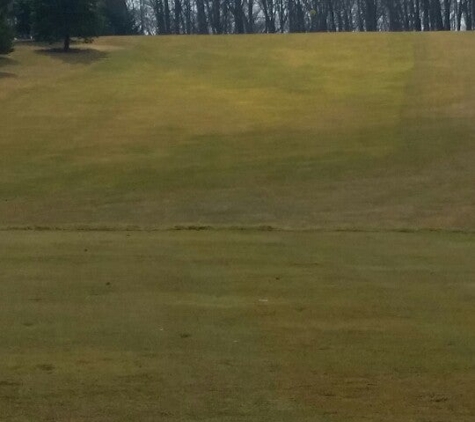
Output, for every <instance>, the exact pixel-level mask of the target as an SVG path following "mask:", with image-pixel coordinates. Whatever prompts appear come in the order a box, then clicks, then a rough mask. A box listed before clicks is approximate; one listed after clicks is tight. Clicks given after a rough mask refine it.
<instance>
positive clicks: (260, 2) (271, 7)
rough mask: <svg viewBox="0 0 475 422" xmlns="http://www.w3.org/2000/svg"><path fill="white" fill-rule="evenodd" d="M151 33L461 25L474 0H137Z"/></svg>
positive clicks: (469, 22)
mask: <svg viewBox="0 0 475 422" xmlns="http://www.w3.org/2000/svg"><path fill="white" fill-rule="evenodd" d="M129 7H130V8H131V10H133V12H134V15H135V16H136V19H137V22H138V24H139V28H140V29H141V31H142V32H143V33H150V34H230V33H235V34H244V33H276V32H282V33H284V32H350V31H361V32H363V31H460V30H473V29H474V28H475V0H134V1H132V2H130V3H129Z"/></svg>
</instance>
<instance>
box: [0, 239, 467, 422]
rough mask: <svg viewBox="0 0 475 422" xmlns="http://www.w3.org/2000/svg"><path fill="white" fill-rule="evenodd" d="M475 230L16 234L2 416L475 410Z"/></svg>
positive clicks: (10, 245) (0, 249)
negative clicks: (428, 231) (470, 231)
mask: <svg viewBox="0 0 475 422" xmlns="http://www.w3.org/2000/svg"><path fill="white" fill-rule="evenodd" d="M474 256H475V236H474V235H468V234H444V233H418V234H414V233H412V234H411V233H325V232H319V233H318V232H313V233H295V232H294V233H292V232H233V231H201V232H190V231H181V232H154V233H150V232H149V233H145V232H113V233H112V232H87V233H86V232H83V233H81V232H79V233H78V232H24V231H23V232H3V233H1V236H0V277H1V283H0V332H1V342H0V420H2V421H9V422H17V421H35V422H43V421H45V422H46V421H75V422H76V421H78V422H79V421H84V422H86V421H88V422H95V421H158V420H163V421H216V422H218V421H295V422H299V421H312V422H313V421H329V422H330V421H339V422H348V421H375V422H376V421H400V422H407V421H427V422H428V421H432V422H446V421H451V422H461V421H464V422H469V421H473V418H474V416H475V404H474V401H473V391H474V387H475V385H474V379H475V369H474V368H475V353H474V352H475V331H474V329H473V328H474V326H475V308H474V306H473V303H474V296H475V282H474V280H475V261H474V260H473V257H474Z"/></svg>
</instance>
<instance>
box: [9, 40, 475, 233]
mask: <svg viewBox="0 0 475 422" xmlns="http://www.w3.org/2000/svg"><path fill="white" fill-rule="evenodd" d="M474 47H475V38H474V37H473V34H472V33H465V34H376V35H370V34H338V35H332V34H331V35H314V34H312V35H285V36H253V37H246V36H244V37H225V36H224V37H209V38H208V37H160V38H140V37H136V38H103V39H100V40H98V41H96V42H95V43H94V44H93V46H92V47H91V49H90V50H89V51H86V52H80V53H76V54H72V55H70V56H64V55H61V54H57V53H56V54H55V53H51V52H48V51H45V50H42V49H39V48H38V47H37V46H26V45H25V46H19V47H18V48H17V51H16V52H15V53H14V54H13V55H12V56H11V58H9V59H0V60H1V61H0V71H1V72H2V73H1V75H2V76H1V77H0V109H1V110H2V119H3V120H4V122H5V124H3V125H2V132H1V134H0V147H1V149H2V154H1V157H0V160H1V161H0V168H1V169H2V178H1V183H0V199H1V201H0V222H1V224H2V226H4V227H5V226H25V225H42V226H64V225H67V226H78V225H88V226H94V225H96V226H111V227H115V226H118V225H136V226H140V227H160V228H162V227H171V226H175V225H178V224H198V225H212V226H230V225H232V226H254V225H263V224H265V225H273V226H277V227H290V228H315V227H325V228H335V227H345V228H348V227H350V228H368V227H371V228H421V227H424V228H457V229H474V228H475V199H474V198H475V192H474V189H475V188H474V183H473V180H475V170H474V166H473V165H472V163H473V162H474V159H475V142H474V133H475V132H474V129H475V128H474V126H475V85H474V84H473V83H472V81H473V67H474V64H475V56H474V54H473V51H474Z"/></svg>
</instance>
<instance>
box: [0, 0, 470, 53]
mask: <svg viewBox="0 0 475 422" xmlns="http://www.w3.org/2000/svg"><path fill="white" fill-rule="evenodd" d="M473 29H475V0H0V52H3V53H5V52H8V51H9V50H10V49H11V41H12V39H13V36H16V37H18V38H34V39H36V40H41V41H55V40H58V39H62V40H63V41H64V48H65V50H67V49H68V48H69V40H70V39H71V37H77V36H79V37H88V36H96V35H130V34H148V35H160V34H163V35H166V34H245V33H247V34H251V33H276V32H281V33H284V32H344V31H347V32H349V31H361V32H363V31H365V32H371V31H460V30H473Z"/></svg>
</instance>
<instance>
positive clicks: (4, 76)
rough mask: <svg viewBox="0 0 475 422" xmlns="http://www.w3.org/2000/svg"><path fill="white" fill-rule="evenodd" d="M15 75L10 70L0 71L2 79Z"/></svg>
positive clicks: (14, 76)
mask: <svg viewBox="0 0 475 422" xmlns="http://www.w3.org/2000/svg"><path fill="white" fill-rule="evenodd" d="M16 77H17V75H15V74H14V73H10V72H0V79H3V78H16Z"/></svg>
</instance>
